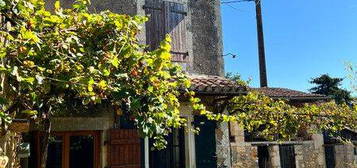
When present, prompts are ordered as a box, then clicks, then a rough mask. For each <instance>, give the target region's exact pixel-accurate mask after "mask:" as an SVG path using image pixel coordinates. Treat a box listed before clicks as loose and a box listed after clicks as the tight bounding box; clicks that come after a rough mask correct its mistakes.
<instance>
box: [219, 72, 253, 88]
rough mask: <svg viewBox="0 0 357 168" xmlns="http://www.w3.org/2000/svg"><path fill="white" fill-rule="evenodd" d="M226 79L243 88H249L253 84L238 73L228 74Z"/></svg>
mask: <svg viewBox="0 0 357 168" xmlns="http://www.w3.org/2000/svg"><path fill="white" fill-rule="evenodd" d="M225 77H226V78H227V79H230V80H232V81H235V82H237V84H238V85H241V86H248V85H249V84H250V83H251V79H249V80H247V81H245V80H243V79H242V78H241V76H240V74H237V73H232V72H227V73H226V75H225Z"/></svg>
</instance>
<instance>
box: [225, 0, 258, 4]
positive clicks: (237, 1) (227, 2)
mask: <svg viewBox="0 0 357 168" xmlns="http://www.w3.org/2000/svg"><path fill="white" fill-rule="evenodd" d="M250 1H254V0H231V1H223V2H221V4H230V3H240V2H250Z"/></svg>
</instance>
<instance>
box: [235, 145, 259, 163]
mask: <svg viewBox="0 0 357 168" xmlns="http://www.w3.org/2000/svg"><path fill="white" fill-rule="evenodd" d="M231 150H232V168H258V151H257V147H256V146H252V145H250V144H249V143H244V142H243V143H231Z"/></svg>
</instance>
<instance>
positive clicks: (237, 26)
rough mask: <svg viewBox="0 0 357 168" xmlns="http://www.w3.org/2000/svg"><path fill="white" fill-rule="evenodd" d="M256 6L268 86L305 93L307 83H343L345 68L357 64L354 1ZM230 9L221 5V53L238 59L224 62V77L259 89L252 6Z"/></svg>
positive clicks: (291, 0) (284, 0) (268, 1)
mask: <svg viewBox="0 0 357 168" xmlns="http://www.w3.org/2000/svg"><path fill="white" fill-rule="evenodd" d="M222 1H228V0H222ZM262 3H263V4H262V8H263V9H262V11H263V23H264V33H265V34H264V35H265V48H266V59H267V70H268V82H269V86H271V87H285V88H291V89H297V90H302V91H307V90H308V88H311V86H312V85H310V84H309V82H308V81H309V80H310V79H311V78H312V77H316V76H319V75H320V74H323V73H328V74H330V75H331V76H334V77H345V76H346V74H347V72H346V71H345V62H352V63H355V64H357V0H343V1H340V0H262ZM230 5H231V6H228V5H226V4H222V20H223V42H224V53H225V54H227V53H234V54H237V55H238V57H237V58H235V59H233V58H231V57H228V56H227V57H225V71H226V72H238V73H239V74H241V75H242V77H243V79H248V78H249V77H251V78H253V82H252V85H253V86H259V75H258V72H259V69H258V54H257V37H256V22H255V8H254V3H253V2H241V3H235V4H230ZM343 87H345V88H348V87H349V81H348V80H346V81H345V82H344V85H343Z"/></svg>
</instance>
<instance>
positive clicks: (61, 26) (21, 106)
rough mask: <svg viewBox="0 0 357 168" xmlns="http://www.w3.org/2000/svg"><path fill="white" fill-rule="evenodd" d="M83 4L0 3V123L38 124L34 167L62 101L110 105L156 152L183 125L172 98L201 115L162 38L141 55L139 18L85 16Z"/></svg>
mask: <svg viewBox="0 0 357 168" xmlns="http://www.w3.org/2000/svg"><path fill="white" fill-rule="evenodd" d="M89 3H90V2H89V1H88V0H78V1H76V2H75V3H74V5H73V8H71V9H62V8H61V6H60V3H59V2H58V1H57V2H56V3H55V4H54V12H49V11H47V10H46V9H45V6H44V1H43V0H0V13H1V17H0V23H1V24H0V58H1V65H0V71H1V73H2V87H1V101H0V103H1V107H2V109H1V110H2V111H1V113H0V116H1V118H2V120H3V121H5V120H6V121H9V117H10V116H12V117H15V116H22V117H31V118H33V119H35V120H37V121H38V122H39V123H40V124H42V125H43V127H44V128H45V130H46V133H47V134H46V135H47V136H45V138H44V144H46V145H43V148H42V152H43V153H44V154H43V158H42V162H43V163H42V165H41V166H42V167H45V160H46V158H45V157H46V156H47V155H46V151H47V145H48V143H47V142H48V135H49V132H50V127H51V123H50V118H51V116H52V115H53V114H54V113H56V112H58V111H59V110H61V108H60V107H61V105H62V104H64V103H66V102H69V101H80V102H81V103H82V105H83V106H89V105H93V104H100V103H103V102H105V103H110V104H111V105H112V107H113V108H114V109H115V110H116V111H117V112H118V113H124V114H128V115H130V116H132V118H134V120H135V123H136V125H137V127H138V128H139V129H138V130H139V132H140V133H141V135H143V136H148V137H153V138H154V139H155V140H156V141H155V146H156V147H157V148H162V147H164V145H165V143H166V141H165V140H164V136H165V135H167V134H168V133H169V131H170V129H171V128H172V127H180V126H183V125H184V123H185V120H184V119H182V118H180V114H179V106H180V103H179V101H178V96H180V95H183V96H185V97H187V98H188V99H189V100H192V101H191V102H192V105H193V107H194V109H195V110H198V111H201V112H202V113H204V111H205V108H204V106H203V105H201V104H200V103H199V99H197V98H194V97H193V95H194V93H193V92H189V91H188V88H189V87H190V81H189V79H188V78H187V77H186V75H185V73H183V72H182V70H181V67H180V66H177V65H174V64H173V63H171V61H170V57H171V55H170V53H169V52H170V44H169V43H170V38H169V37H166V38H165V40H164V41H163V42H162V43H161V45H160V46H159V47H158V48H157V49H156V50H154V51H152V52H146V51H145V47H146V46H144V45H141V44H139V42H138V39H137V34H138V33H139V29H140V25H141V24H142V23H143V22H145V21H146V20H147V18H146V17H138V16H135V17H130V16H128V15H119V14H115V13H112V12H109V11H104V12H100V13H89V12H88V9H87V6H88V5H89ZM182 93H183V94H182Z"/></svg>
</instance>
